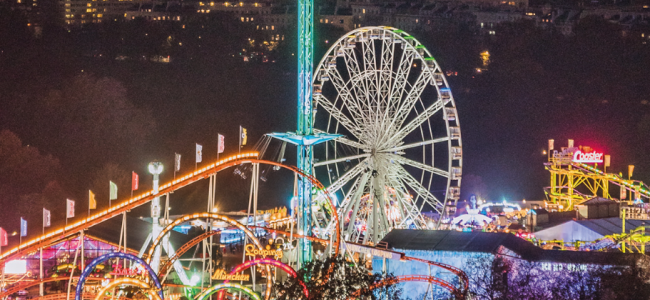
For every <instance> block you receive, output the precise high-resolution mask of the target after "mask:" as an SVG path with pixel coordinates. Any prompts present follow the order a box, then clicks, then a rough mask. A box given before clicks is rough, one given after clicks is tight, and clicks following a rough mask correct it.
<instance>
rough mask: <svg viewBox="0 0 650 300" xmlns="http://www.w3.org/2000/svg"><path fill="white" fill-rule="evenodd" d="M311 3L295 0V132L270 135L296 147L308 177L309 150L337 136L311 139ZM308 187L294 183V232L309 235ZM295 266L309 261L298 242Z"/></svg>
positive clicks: (306, 244) (307, 248)
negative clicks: (296, 97)
mask: <svg viewBox="0 0 650 300" xmlns="http://www.w3.org/2000/svg"><path fill="white" fill-rule="evenodd" d="M313 32H314V2H313V0H298V128H297V130H296V132H295V133H293V132H290V133H271V134H269V135H270V136H272V137H275V138H277V139H280V140H283V141H287V142H290V143H292V144H294V145H296V146H297V147H298V168H299V169H300V170H301V171H302V172H304V173H305V174H307V175H312V172H313V158H314V155H313V153H312V146H313V145H315V144H318V143H321V142H326V141H328V140H332V139H335V138H337V137H339V136H340V135H337V134H316V135H314V112H313V109H312V79H313V73H314V38H313V37H314V34H313ZM311 201H312V185H311V182H310V181H309V180H306V179H304V178H303V179H301V180H299V181H298V213H297V215H298V220H297V221H298V231H300V232H302V233H303V234H304V235H311V224H312V223H311V222H312V220H311V213H312V211H311ZM298 245H299V246H298V247H299V248H298V262H299V266H302V264H304V263H306V262H309V261H310V260H311V242H310V241H309V240H307V239H301V240H300V243H299V244H298Z"/></svg>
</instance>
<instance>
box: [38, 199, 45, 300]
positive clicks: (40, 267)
mask: <svg viewBox="0 0 650 300" xmlns="http://www.w3.org/2000/svg"><path fill="white" fill-rule="evenodd" d="M44 209H45V208H44ZM41 227H42V229H43V235H45V218H43V226H41ZM40 250H41V251H40V254H39V255H38V256H39V257H38V265H39V272H38V277H39V278H40V279H41V281H42V280H43V246H42V245H41V249H40ZM43 287H44V286H43V282H41V284H39V285H38V294H39V295H40V296H41V297H43V296H44V295H45V294H44V292H45V291H44V289H43Z"/></svg>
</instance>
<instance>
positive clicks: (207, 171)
mask: <svg viewBox="0 0 650 300" xmlns="http://www.w3.org/2000/svg"><path fill="white" fill-rule="evenodd" d="M242 164H251V165H256V164H257V165H259V164H269V165H273V166H278V167H282V168H285V169H288V170H291V171H292V172H295V173H296V174H300V176H304V174H302V173H301V172H300V171H299V170H297V169H295V168H293V167H290V166H285V165H282V164H279V163H277V162H267V161H263V160H259V159H257V154H256V153H253V152H251V153H243V154H240V155H236V156H232V157H228V158H226V159H223V160H220V161H217V162H215V163H213V164H210V165H208V166H206V167H204V168H202V169H200V170H197V171H195V172H192V173H190V174H188V175H186V176H182V177H180V178H178V179H176V180H173V181H171V182H169V183H166V184H162V185H161V186H160V188H159V191H158V193H156V192H155V191H153V190H152V191H148V192H145V193H143V194H142V195H139V196H136V197H133V198H130V199H126V200H124V201H122V202H118V203H117V204H115V205H114V206H113V207H110V208H109V209H106V210H104V211H102V212H100V213H98V214H95V215H91V216H89V217H87V218H84V219H83V220H80V221H78V222H76V223H73V224H70V225H68V226H66V227H64V228H61V229H58V230H54V231H53V232H51V233H47V234H45V235H43V236H41V237H38V238H36V239H33V240H30V241H27V242H26V243H24V244H23V245H21V246H19V247H16V248H14V249H11V250H9V251H7V252H5V253H4V254H3V255H2V256H0V265H4V264H5V263H6V262H7V261H11V260H14V259H19V258H21V257H23V256H25V255H27V254H29V253H34V252H36V251H38V250H39V249H40V248H41V247H47V246H50V245H53V244H56V243H58V242H60V241H61V240H70V239H75V238H77V237H81V236H82V232H83V231H84V230H87V229H88V228H90V227H92V226H95V225H98V224H100V223H102V222H104V221H105V220H107V219H109V218H111V217H116V216H119V215H121V214H123V213H125V212H126V211H128V210H130V209H133V208H135V207H138V206H140V205H144V204H147V203H149V202H151V201H152V200H153V199H154V198H155V197H158V196H159V195H162V196H165V195H167V196H168V194H169V193H172V192H173V191H175V190H178V189H180V188H184V187H187V186H189V185H191V184H193V183H195V182H197V181H199V180H201V179H207V178H210V177H211V176H214V175H215V174H216V173H217V172H220V171H223V170H225V169H228V168H232V167H235V166H241V165H242ZM306 178H309V180H312V183H313V184H314V186H316V187H319V186H320V183H319V182H318V181H317V180H316V179H314V178H313V177H306ZM331 209H333V210H334V211H336V207H334V206H333V205H332V207H331ZM192 220H211V221H222V222H225V223H227V224H228V226H229V227H233V228H236V229H239V230H241V231H242V232H244V233H245V234H246V235H247V237H248V238H249V239H250V240H251V242H252V244H253V245H255V247H257V248H258V249H264V247H263V245H262V244H260V242H259V240H258V238H257V237H256V235H255V234H254V233H253V232H252V230H264V231H266V232H269V233H275V234H276V235H282V236H284V237H286V238H287V240H288V241H291V240H292V239H293V240H297V239H309V240H311V241H313V242H317V243H321V244H323V245H332V246H331V250H330V252H329V253H330V255H334V256H336V255H339V250H340V249H341V248H342V247H341V245H340V243H344V242H342V241H341V240H340V238H339V237H338V236H339V235H338V234H332V237H331V238H330V239H322V238H318V237H314V236H307V235H304V234H298V233H295V232H290V231H283V230H279V229H275V228H267V227H263V226H254V225H253V226H252V225H250V224H248V226H247V224H242V223H240V222H238V221H236V220H234V219H231V218H229V217H226V216H224V215H220V214H217V213H208V212H204V213H195V214H189V215H185V216H181V217H179V218H177V219H175V220H174V221H171V220H169V221H166V220H165V222H164V223H165V224H168V225H167V226H166V227H164V228H162V229H161V230H160V232H159V233H158V236H156V237H153V238H151V239H149V240H148V245H144V246H145V247H146V249H148V250H147V251H146V252H143V253H141V255H140V256H141V257H142V260H141V261H142V262H140V260H139V258H138V262H139V264H140V265H146V266H149V265H150V263H151V262H152V261H153V260H154V259H155V258H156V256H155V255H154V253H155V249H158V248H160V247H159V246H160V245H161V244H162V243H165V242H167V243H169V242H168V241H166V240H165V239H166V237H168V236H169V232H170V231H171V230H173V229H174V228H175V227H177V226H179V225H181V224H184V223H187V222H190V221H192ZM335 228H340V226H336V227H335ZM219 233H221V232H220V231H218V230H211V231H207V232H205V233H202V234H200V235H199V236H197V237H195V238H193V239H191V240H190V241H188V242H187V243H185V244H184V245H181V247H179V248H178V250H177V251H175V252H172V253H173V254H171V253H170V256H169V258H168V259H166V260H164V261H161V262H162V264H160V265H159V268H158V269H157V270H156V271H153V269H151V270H152V272H155V277H156V278H158V279H157V280H160V282H162V284H161V286H163V287H165V286H174V285H173V284H171V283H165V278H166V277H167V276H168V275H169V271H170V269H171V268H172V266H173V265H174V264H175V263H178V262H179V258H180V257H181V256H182V255H183V254H184V253H185V252H187V251H188V250H190V249H192V248H193V247H195V246H196V245H198V244H199V243H201V242H202V241H205V240H207V239H209V238H210V237H212V236H214V235H217V234H219ZM332 242H333V243H332ZM290 245H291V242H288V243H287V245H286V246H287V247H288V248H289V249H288V250H291V249H290V248H291V246H290ZM359 246H364V245H359ZM119 253H120V252H115V254H114V255H115V256H119V255H122V256H124V257H126V256H127V254H119ZM118 254H119V255H118ZM128 255H131V254H128ZM122 256H120V257H122ZM131 256H133V255H131ZM102 259H103V260H107V259H108V258H102ZM133 259H135V258H133ZM158 259H159V261H160V258H158ZM402 259H403V260H412V261H419V262H422V263H424V264H428V265H430V266H434V267H439V268H443V269H445V270H447V271H450V272H452V273H453V274H455V275H457V276H458V278H459V282H461V285H460V286H457V287H456V286H454V285H453V284H451V283H448V282H446V281H444V280H441V279H437V278H433V277H432V278H428V279H426V280H424V279H422V278H420V277H418V276H411V277H408V276H407V277H403V278H402V277H400V279H399V281H396V282H392V281H391V282H390V283H386V284H394V283H398V282H403V281H408V280H413V281H424V282H428V283H430V284H435V285H438V286H440V287H442V288H444V289H447V290H450V291H451V292H452V293H453V294H454V295H456V294H458V295H462V294H463V293H464V291H466V290H467V288H468V284H469V283H468V280H467V276H466V275H465V274H464V272H463V271H461V270H460V269H458V268H455V267H453V266H450V265H446V264H443V263H438V262H430V261H425V260H421V259H417V258H412V257H406V256H403V257H402ZM255 264H259V265H260V266H263V267H278V266H280V265H278V264H277V263H275V262H273V261H271V260H268V259H266V260H264V259H256V258H255V257H249V260H248V261H247V262H245V263H244V264H243V265H242V266H251V265H255ZM95 265H96V263H91V264H89V265H88V266H86V268H85V269H88V268H90V269H93V268H94V266H95ZM151 265H152V266H153V264H151ZM282 265H283V266H284V264H282ZM76 266H77V265H76V261H75V266H74V267H73V269H75V268H76ZM283 268H284V269H285V271H287V272H288V273H289V274H295V271H293V269H291V268H290V267H288V266H284V267H283ZM176 270H177V271H178V269H176ZM181 270H182V269H181ZM235 270H236V272H235V273H237V272H239V271H242V270H243V269H240V268H236V269H235ZM267 270H268V269H267ZM91 271H92V270H91ZM204 271H207V268H206V269H204ZM86 272H87V270H86V271H84V274H85V273H86ZM181 272H182V271H181ZM100 279H103V278H95V277H87V278H86V279H85V280H100ZM54 281H65V282H68V283H72V282H80V281H81V278H80V277H77V276H69V277H56V278H54V277H53V278H44V279H42V280H33V281H22V282H17V283H14V284H12V285H6V286H4V288H3V291H2V292H1V293H0V299H4V298H5V297H7V296H9V295H12V294H15V293H16V292H18V291H21V290H25V289H27V288H29V287H32V286H36V285H40V284H42V283H46V282H54ZM127 283H128V284H135V285H136V286H141V287H142V288H143V289H144V287H145V285H144V283H140V282H135V281H134V282H120V284H122V285H126V284H127ZM225 283H227V282H224V284H225ZM271 285H272V280H270V278H269V279H267V287H266V292H265V295H264V298H265V299H269V297H270V291H271ZM79 287H80V285H79V283H78V284H77V288H79ZM146 287H147V288H146V289H151V287H150V286H149V285H146ZM226 287H230V288H233V289H235V290H237V289H240V290H241V289H244V287H239V286H233V285H226V286H223V287H222V288H223V289H226ZM219 291H221V290H219ZM305 291H306V288H305ZM306 293H307V292H306ZM83 294H84V291H83V289H81V291H80V293H79V295H81V296H79V297H82V296H83ZM87 296H88V295H87V293H86V296H83V297H87ZM52 297H54V296H52ZM50 298H51V297H50ZM154 298H156V297H154ZM160 298H164V297H160ZM253 298H254V297H253ZM305 299H306V298H305Z"/></svg>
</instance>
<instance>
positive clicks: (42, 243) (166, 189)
mask: <svg viewBox="0 0 650 300" xmlns="http://www.w3.org/2000/svg"><path fill="white" fill-rule="evenodd" d="M298 33H299V45H298V48H299V49H298V50H299V51H298V110H297V115H298V126H297V130H296V132H289V133H270V134H268V135H267V136H268V137H272V138H276V139H278V140H280V141H282V142H283V143H284V144H283V146H282V148H283V151H284V146H285V145H286V143H292V144H295V145H296V146H297V149H298V151H297V153H298V162H297V167H292V166H289V165H285V164H283V163H281V162H277V161H273V160H264V159H262V155H263V153H259V152H245V153H240V154H238V155H234V156H230V157H227V158H224V159H220V160H217V161H215V162H213V163H211V164H206V165H205V166H203V167H200V168H197V170H196V171H194V172H190V173H189V174H186V175H184V176H179V177H175V179H174V180H172V181H170V182H167V183H160V182H159V181H160V180H159V175H160V174H161V173H162V172H163V170H164V167H163V165H162V164H161V163H159V162H152V163H151V164H150V165H149V172H150V173H151V174H152V175H153V189H152V190H150V191H146V192H145V193H143V194H141V195H137V196H133V197H131V198H129V199H124V200H122V201H114V202H113V205H111V206H110V207H109V208H108V209H106V210H104V211H101V212H99V213H96V214H93V215H90V214H89V215H88V217H86V218H83V219H81V220H79V221H77V222H74V223H71V224H67V225H66V226H65V227H63V228H60V229H58V230H54V231H52V232H47V233H45V234H43V235H42V236H40V237H38V238H36V239H33V240H30V241H26V242H23V243H21V244H20V245H19V246H18V247H15V248H13V249H9V250H7V251H4V252H2V253H0V266H3V270H4V265H5V264H6V263H7V262H9V261H12V260H15V259H20V258H21V257H25V256H27V255H33V254H34V253H38V252H39V251H40V253H41V256H40V257H41V271H40V275H39V276H38V278H37V279H35V280H14V281H8V280H5V278H4V272H3V278H2V286H1V287H2V288H1V289H0V299H4V298H5V297H7V296H10V295H12V294H14V293H16V292H18V291H22V290H25V289H26V288H28V287H30V286H35V285H40V286H41V296H43V294H42V293H43V292H42V291H43V288H42V286H43V284H44V283H45V282H51V281H62V282H66V284H67V290H66V292H64V293H62V294H60V295H57V296H52V295H48V296H44V297H42V298H43V299H45V298H46V297H47V299H67V300H69V299H70V297H71V296H72V295H74V297H75V300H82V299H90V298H92V299H97V300H99V299H103V298H104V297H108V296H107V295H110V297H111V298H113V297H125V295H123V294H120V293H119V290H121V289H122V288H123V287H125V286H131V287H132V288H133V289H135V290H138V291H140V292H139V294H138V295H140V296H144V297H145V298H149V299H151V300H154V299H155V300H160V299H175V298H174V297H173V296H172V295H170V294H167V293H168V291H169V290H170V289H171V288H172V287H175V286H176V287H179V286H178V285H174V284H172V283H171V282H169V280H168V278H169V276H170V273H171V272H172V271H173V272H174V273H175V274H176V275H175V276H176V277H177V278H178V280H180V281H181V282H182V285H181V286H180V287H181V288H183V290H184V291H185V295H186V296H188V297H193V298H194V299H199V300H203V299H206V298H209V297H211V295H213V294H215V293H216V294H217V295H218V297H219V299H223V297H229V298H230V297H232V295H233V293H238V294H239V295H240V296H242V295H245V297H248V298H249V299H256V300H257V299H262V298H264V299H269V298H270V295H271V289H272V286H273V281H274V278H275V276H273V274H276V272H277V270H282V271H284V272H285V273H286V274H288V275H289V276H292V277H296V274H297V273H296V271H295V269H298V268H300V267H301V266H303V265H305V264H306V263H308V262H309V261H311V260H313V259H322V258H323V257H330V256H338V255H345V256H346V257H349V258H352V257H355V253H353V251H362V252H363V253H378V252H382V251H383V252H384V254H385V255H397V257H398V258H399V259H401V260H411V261H418V262H421V263H423V264H426V265H428V266H429V268H432V267H433V268H442V269H444V270H446V271H448V272H450V273H451V274H453V275H454V276H456V277H457V278H458V280H457V282H458V283H457V284H453V283H451V282H447V281H445V280H443V279H440V278H436V277H433V276H424V275H413V276H400V277H397V278H393V279H391V280H390V282H389V281H387V282H384V283H382V284H377V285H376V286H373V287H372V288H378V287H382V286H384V285H386V284H394V283H398V282H403V281H422V282H427V283H429V284H432V285H435V286H438V287H440V288H442V289H446V290H448V291H449V292H450V293H451V294H453V295H456V296H457V297H458V298H462V297H463V295H464V293H465V292H466V291H467V288H468V280H467V276H466V275H465V274H464V273H463V271H461V270H460V269H457V268H455V267H453V266H450V265H446V264H443V263H438V262H432V261H426V260H421V259H416V258H412V257H407V256H404V255H403V254H399V253H391V252H390V251H388V250H381V249H379V248H376V245H377V244H378V242H379V241H380V240H381V239H382V238H383V237H384V236H385V235H386V234H387V233H388V232H389V231H390V230H392V229H393V228H412V229H425V228H429V229H434V228H439V227H440V226H441V224H440V220H441V219H442V218H443V217H444V214H445V210H444V206H445V202H447V201H452V202H453V203H456V202H457V200H458V197H459V195H460V181H461V176H462V143H461V136H460V125H459V121H458V113H457V111H456V107H455V102H454V99H453V97H452V94H451V91H450V89H449V85H448V83H447V80H446V79H445V77H444V75H443V72H442V70H441V68H440V66H439V65H438V64H437V63H436V61H435V59H434V58H433V57H432V56H431V53H430V52H429V51H428V50H427V49H426V48H425V47H424V45H422V44H421V43H420V42H419V41H417V40H416V39H415V38H414V37H413V36H411V35H409V34H408V33H406V32H404V31H402V30H399V29H396V28H391V27H365V28H358V29H356V30H354V31H351V32H349V33H347V34H346V35H344V36H343V37H341V38H340V39H339V40H338V41H336V42H335V43H334V44H333V45H332V47H331V48H330V49H329V50H328V51H327V54H326V55H325V56H324V57H323V59H322V60H321V61H320V63H319V64H318V66H317V67H316V69H315V71H314V68H313V2H312V0H299V1H298ZM260 165H264V166H272V167H273V168H274V169H286V170H289V171H290V172H292V173H293V174H294V177H295V186H294V190H295V191H296V192H295V199H294V202H295V203H294V204H293V205H292V207H291V214H290V215H288V216H284V215H280V216H279V217H280V218H282V219H283V220H284V221H285V224H284V226H283V228H284V230H282V228H278V226H276V225H277V224H276V225H274V226H266V225H265V224H266V223H265V221H264V220H265V219H268V215H269V214H268V213H264V212H263V211H260V210H258V189H259V181H260ZM242 166H247V168H248V169H247V170H249V171H250V172H251V176H250V181H251V185H250V196H249V203H248V204H249V205H248V211H247V213H246V214H244V215H243V216H242V217H241V218H233V217H230V216H227V215H224V214H219V213H217V212H216V203H215V191H216V189H217V188H218V186H217V180H216V177H217V174H218V173H219V172H222V171H224V170H228V169H237V168H241V167H242ZM240 173H241V172H240ZM205 179H207V180H208V181H209V186H208V189H209V192H208V199H207V205H206V211H204V212H197V213H193V214H189V215H184V216H180V217H176V218H172V217H170V215H169V210H170V207H171V206H170V194H172V193H173V192H174V191H177V190H179V189H181V188H186V187H188V186H192V185H193V184H194V183H196V182H198V181H200V180H205ZM319 179H321V180H319ZM321 182H323V183H321ZM339 199H340V201H339ZM145 204H149V205H150V208H151V215H150V216H151V223H152V227H151V232H149V233H148V237H147V239H146V241H145V242H144V244H143V245H142V246H141V249H140V251H139V253H128V249H127V247H126V240H127V235H128V234H129V232H128V229H127V224H126V219H127V218H126V214H127V212H129V211H130V210H131V209H134V208H136V207H139V206H142V205H145ZM426 211H435V212H436V213H437V214H438V216H439V217H438V220H433V219H428V218H427V217H425V216H424V215H423V212H426ZM119 216H121V217H122V219H123V221H122V229H121V230H120V244H119V245H118V247H117V249H116V250H117V251H115V252H111V253H109V254H105V255H102V256H99V257H96V258H94V259H93V260H92V261H91V262H90V263H88V264H86V259H85V257H84V255H85V254H84V253H85V252H86V251H84V249H83V247H84V245H85V242H81V241H85V238H84V235H85V231H86V230H87V229H88V228H90V227H92V226H95V225H97V224H100V223H102V222H105V221H107V220H109V219H111V218H114V217H119ZM274 217H276V214H274ZM447 217H449V216H447ZM188 222H200V223H201V224H203V225H205V227H204V230H205V232H204V233H203V234H201V235H199V236H197V237H195V238H193V239H192V240H191V241H189V242H187V243H186V244H184V245H174V244H173V243H172V241H171V239H170V234H171V232H172V231H173V230H175V229H177V228H178V227H179V226H181V225H182V224H187V223H188ZM226 230H235V231H237V232H241V233H243V235H244V243H245V244H247V246H246V251H244V254H243V257H242V264H241V265H239V266H237V267H235V269H234V270H233V271H232V272H226V271H225V270H218V269H215V268H216V266H215V264H214V261H213V260H212V256H213V255H214V254H213V253H214V251H213V249H214V248H213V247H214V246H215V243H214V241H213V238H214V236H215V235H218V234H224V232H225V231H226ZM271 233H272V234H273V235H274V236H282V239H281V240H282V241H283V242H281V243H275V244H272V245H271V244H269V245H265V244H263V243H261V242H260V237H261V236H265V235H266V234H271ZM75 239H78V240H79V241H80V242H79V243H77V244H78V246H77V248H76V251H75V254H74V259H73V263H72V264H71V268H70V269H71V270H72V271H70V272H69V274H67V273H66V274H65V276H58V277H53V278H46V277H44V272H43V268H42V249H44V248H46V247H49V246H51V245H54V244H57V243H60V242H62V241H71V240H75ZM275 240H276V241H277V240H279V239H275ZM122 241H123V242H122ZM316 244H318V245H319V246H318V248H319V250H318V252H321V251H322V255H315V252H316V251H315V249H316ZM193 248H195V249H196V250H195V255H196V254H197V253H196V252H200V254H199V255H198V257H200V259H199V261H200V263H199V264H200V271H199V275H198V276H197V274H193V275H191V276H190V273H189V271H188V269H189V268H188V267H187V266H185V265H183V264H182V261H181V259H180V257H181V256H182V255H183V254H184V253H185V252H187V251H188V250H190V249H193ZM354 249H356V250H354ZM363 249H365V250H363ZM364 251H365V252H364ZM281 258H282V259H281ZM283 261H284V262H283ZM111 262H112V263H113V268H112V269H113V274H114V276H113V277H110V276H109V277H110V278H109V277H106V278H97V277H96V274H98V273H97V271H98V270H100V269H102V268H105V267H106V264H110V263H111ZM77 269H78V270H80V271H81V272H80V274H79V273H77V272H75V271H74V270H77ZM115 270H121V271H119V272H117V273H115ZM247 270H248V271H247ZM245 272H250V274H251V275H250V276H249V275H245V274H246V273H245ZM257 273H261V274H262V277H265V278H263V279H262V280H263V281H265V283H263V284H262V286H263V287H260V285H259V284H258V283H257V282H256V280H257V279H258V278H259V277H260V276H256V274H257ZM120 276H121V277H120ZM328 276H329V275H328ZM249 277H250V280H251V281H252V284H243V282H244V280H243V279H244V278H249ZM298 279H299V280H300V279H301V278H298ZM88 280H100V281H102V282H103V283H102V284H103V286H102V288H101V289H99V290H97V289H95V290H92V289H91V290H89V289H88V288H86V285H85V284H86V282H87V281H88ZM214 281H216V283H215V282H214ZM231 281H235V282H231ZM237 282H239V283H237ZM73 283H74V284H75V285H76V288H72V286H73ZM322 284H325V282H323V283H322ZM302 286H303V287H304V298H303V299H308V298H309V291H308V290H307V288H306V286H305V285H304V283H302ZM260 288H261V290H260ZM88 291H94V293H95V294H92V293H91V294H89V293H88ZM116 291H118V292H116ZM224 292H225V293H224ZM120 295H122V296H120ZM140 296H138V297H140ZM57 297H58V298H57ZM134 297H135V296H134Z"/></svg>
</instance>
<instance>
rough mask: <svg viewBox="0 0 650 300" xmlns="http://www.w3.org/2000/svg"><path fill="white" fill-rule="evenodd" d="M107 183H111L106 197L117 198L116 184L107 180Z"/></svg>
mask: <svg viewBox="0 0 650 300" xmlns="http://www.w3.org/2000/svg"><path fill="white" fill-rule="evenodd" d="M109 183H110V185H111V195H110V197H109V198H108V199H110V200H117V184H115V183H114V182H112V181H109Z"/></svg>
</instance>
